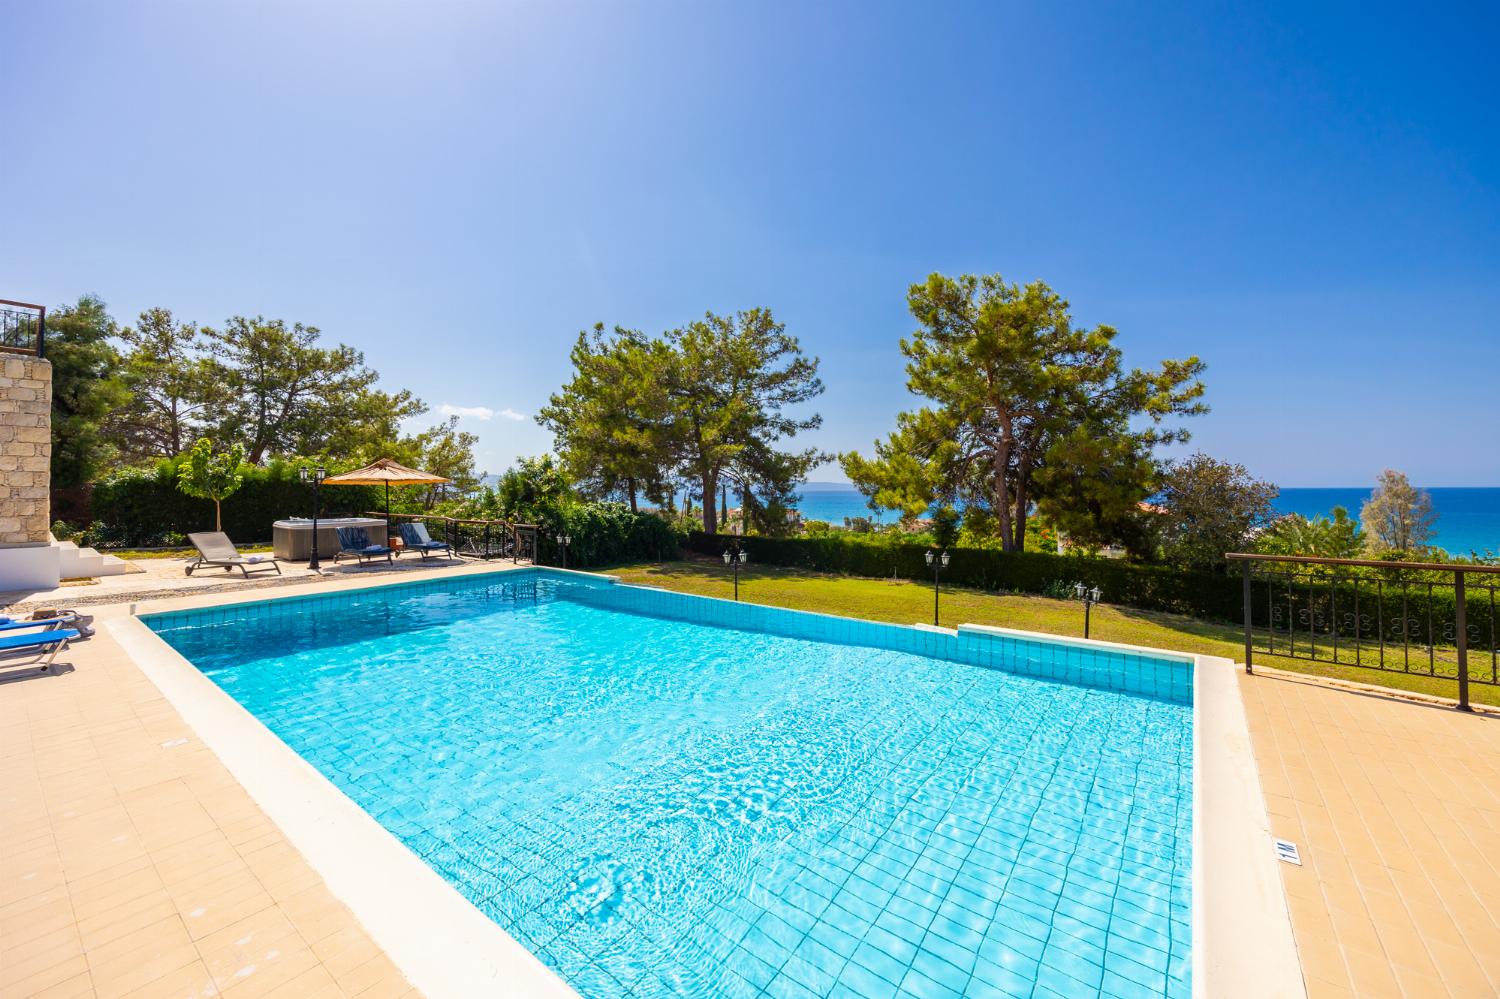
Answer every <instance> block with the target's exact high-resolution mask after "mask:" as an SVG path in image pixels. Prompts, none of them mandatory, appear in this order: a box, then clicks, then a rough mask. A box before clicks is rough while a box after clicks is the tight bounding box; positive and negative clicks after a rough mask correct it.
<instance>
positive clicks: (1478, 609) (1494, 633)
mask: <svg viewBox="0 0 1500 999" xmlns="http://www.w3.org/2000/svg"><path fill="white" fill-rule="evenodd" d="M1225 557H1226V558H1228V559H1230V560H1231V561H1235V562H1238V563H1239V564H1240V572H1241V576H1242V579H1243V587H1244V589H1243V603H1244V632H1245V671H1246V672H1247V673H1249V672H1254V661H1255V655H1256V654H1257V653H1260V654H1262V655H1272V656H1283V657H1286V658H1289V659H1305V660H1309V661H1312V662H1321V663H1330V664H1333V665H1337V666H1353V667H1358V668H1360V669H1369V670H1375V671H1383V672H1387V673H1403V674H1406V675H1409V676H1425V677H1432V678H1434V679H1438V680H1450V681H1453V682H1454V683H1455V684H1456V685H1457V695H1458V706H1459V707H1460V708H1462V709H1463V710H1469V685H1470V684H1473V683H1478V684H1486V685H1489V686H1500V617H1497V606H1500V566H1496V565H1453V564H1451V563H1441V562H1394V561H1390V562H1387V561H1367V560H1363V559H1334V558H1310V557H1304V556H1292V555H1285V556H1281V555H1249V554H1240V553H1234V554H1230V555H1226V556H1225Z"/></svg>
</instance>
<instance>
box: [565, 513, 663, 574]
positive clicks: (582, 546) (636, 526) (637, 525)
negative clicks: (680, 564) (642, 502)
mask: <svg viewBox="0 0 1500 999" xmlns="http://www.w3.org/2000/svg"><path fill="white" fill-rule="evenodd" d="M539 526H540V538H539V539H538V547H539V548H540V549H541V552H540V554H541V560H542V561H543V562H547V563H551V564H556V563H557V562H558V560H559V558H560V556H561V552H560V551H559V546H558V544H557V540H556V539H557V535H558V533H559V532H560V533H563V534H566V535H568V536H569V539H570V541H569V544H568V565H569V567H571V568H577V569H587V568H593V567H595V566H601V565H617V564H619V563H621V562H660V561H662V560H663V559H666V558H670V557H672V556H674V555H676V554H677V552H678V550H679V549H681V547H682V543H683V538H684V535H683V532H682V531H681V530H679V529H678V528H677V527H676V526H675V525H673V524H672V523H671V522H669V521H668V520H667V519H666V518H664V517H659V516H657V515H656V514H654V513H631V512H630V507H628V506H626V505H625V504H624V503H582V504H578V505H576V506H568V507H565V508H563V509H562V510H561V511H559V512H558V514H556V516H555V518H554V519H553V520H552V521H551V522H549V523H546V524H542V525H539Z"/></svg>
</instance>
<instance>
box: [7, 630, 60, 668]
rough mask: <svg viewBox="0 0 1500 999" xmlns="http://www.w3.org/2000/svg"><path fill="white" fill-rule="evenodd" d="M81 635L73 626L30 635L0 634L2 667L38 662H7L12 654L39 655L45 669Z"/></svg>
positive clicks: (38, 660)
mask: <svg viewBox="0 0 1500 999" xmlns="http://www.w3.org/2000/svg"><path fill="white" fill-rule="evenodd" d="M77 637H79V636H78V632H76V631H74V630H72V629H71V628H54V629H52V630H49V631H39V632H36V633H34V634H30V635H16V634H0V669H9V668H11V667H13V666H23V665H24V666H31V665H35V664H36V663H12V662H6V661H5V660H6V659H9V658H10V657H11V656H26V655H29V656H32V657H39V658H37V662H40V664H41V668H42V669H43V670H45V669H47V668H48V667H50V666H51V665H52V660H54V659H56V658H57V654H58V653H59V652H61V651H62V650H63V649H65V648H67V647H68V643H69V642H71V641H72V640H73V639H75V638H77Z"/></svg>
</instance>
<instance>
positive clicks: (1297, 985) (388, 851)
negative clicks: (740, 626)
mask: <svg viewBox="0 0 1500 999" xmlns="http://www.w3.org/2000/svg"><path fill="white" fill-rule="evenodd" d="M475 568H477V567H475ZM526 568H529V567H525V566H517V567H509V566H507V567H503V568H500V567H493V566H486V567H485V569H484V570H483V571H484V573H485V574H489V573H503V572H510V571H516V570H518V569H519V570H524V569H526ZM547 571H549V572H568V573H569V574H577V575H579V576H587V577H589V578H593V579H605V580H608V581H610V582H612V583H616V584H618V585H628V584H619V583H618V577H614V576H609V575H606V574H595V573H586V572H581V571H578V570H559V569H555V568H549V569H548V570H547ZM471 574H475V573H471V572H458V573H452V574H451V576H459V575H463V576H467V575H471ZM412 582H414V581H413V580H410V579H407V580H396V579H382V580H360V581H359V582H358V583H356V584H354V585H352V586H349V587H344V586H337V587H331V586H327V585H322V586H311V587H303V586H295V587H287V588H285V589H281V590H278V591H277V592H275V593H274V594H270V593H265V592H264V591H262V592H259V593H254V594H234V595H229V594H224V595H220V596H219V597H218V598H217V599H215V598H214V597H213V596H211V595H210V596H205V597H199V598H195V599H180V598H179V599H171V600H165V601H153V602H152V606H151V607H150V608H149V612H157V611H166V610H179V609H189V608H192V609H197V608H202V607H220V606H228V605H232V604H239V603H255V602H261V601H265V600H277V599H287V598H293V597H298V596H308V595H318V594H332V593H334V592H337V591H339V590H344V589H353V588H358V589H365V588H367V587H371V586H400V585H402V584H403V583H406V584H410V583H412ZM695 596H697V595H695ZM701 599H706V600H716V599H718V598H713V597H701ZM725 602H728V601H725ZM132 612H133V613H132V616H130V617H126V618H120V619H117V620H113V621H109V622H108V623H107V627H109V629H110V631H111V632H112V633H113V634H114V636H115V637H116V639H117V640H118V641H119V642H120V644H121V646H122V647H123V648H124V649H125V651H126V653H127V654H128V655H130V657H131V658H132V659H133V660H134V661H135V662H136V664H137V665H138V666H140V668H141V670H142V672H144V673H145V674H146V675H147V677H149V678H150V679H151V680H152V682H153V683H155V684H156V686H157V687H158V688H159V689H160V690H161V691H162V694H163V695H164V696H165V697H166V698H167V700H168V701H169V702H170V703H171V704H172V705H173V707H174V708H176V709H177V711H178V712H179V714H181V715H182V717H183V719H184V720H185V721H187V722H188V724H189V725H190V726H192V728H193V729H194V730H195V731H196V732H197V733H198V734H199V737H200V738H202V739H203V742H204V744H205V745H207V746H208V747H209V748H210V749H212V750H213V751H214V752H215V753H216V754H217V755H218V756H219V758H220V759H221V760H223V761H224V763H225V765H226V766H227V767H228V768H229V770H230V772H231V773H233V774H234V776H235V778H236V779H237V780H239V781H240V783H241V784H242V785H243V786H244V787H245V789H246V790H247V791H248V792H249V793H250V795H251V797H252V798H253V799H254V800H255V801H256V803H257V804H259V805H260V806H261V807H262V808H263V809H264V810H265V811H266V813H267V814H268V815H269V816H270V818H271V819H272V821H274V822H275V823H276V824H277V825H278V826H279V827H280V828H281V829H282V831H283V832H284V833H285V834H286V835H287V838H288V839H289V840H290V841H291V842H292V844H293V845H294V846H296V847H297V849H298V850H300V851H301V852H302V853H303V855H304V856H305V857H306V858H307V860H308V862H309V863H310V864H311V865H312V866H313V868H314V869H315V870H317V871H318V873H319V874H320V875H321V876H322V877H323V879H324V881H325V882H327V884H328V887H329V888H330V890H332V891H333V893H334V894H335V895H336V896H338V898H339V899H340V900H341V901H343V902H344V904H346V905H348V906H349V908H350V910H351V911H352V912H353V913H354V915H355V917H356V918H357V919H358V920H359V921H360V923H361V924H362V925H363V926H364V927H365V929H366V930H367V931H368V932H369V933H370V935H371V937H372V938H373V939H374V940H375V942H376V943H378V944H379V945H380V946H381V947H382V948H383V949H384V950H385V952H386V954H387V955H389V956H390V958H391V959H392V961H394V962H395V963H396V965H397V967H399V968H400V969H401V971H402V972H403V974H405V975H406V976H407V979H408V980H409V981H410V982H411V984H412V985H414V986H415V987H417V988H418V989H419V990H420V991H422V992H423V993H424V994H425V995H427V996H428V997H429V999H443V997H447V996H453V997H468V996H473V995H497V996H567V997H576V996H577V993H576V992H574V990H573V989H572V988H571V987H570V986H569V985H568V984H567V983H566V982H564V981H563V980H562V979H561V978H560V977H558V975H557V974H556V973H555V972H553V971H552V970H551V969H550V968H548V967H547V966H546V965H545V964H543V963H542V961H541V960H540V959H539V958H537V957H536V956H535V955H533V954H532V953H531V952H530V951H528V950H527V949H526V948H525V947H524V946H522V945H521V944H520V943H519V942H518V941H516V940H515V939H514V938H513V937H511V936H510V935H509V934H508V933H506V932H505V931H504V930H503V929H501V928H500V926H499V925H498V924H496V923H495V922H494V921H493V920H491V919H489V917H487V916H485V915H484V914H483V913H482V912H480V911H479V910H478V909H477V908H476V907H475V906H474V905H473V904H472V903H471V902H469V901H468V899H466V898H464V896H463V895H462V894H461V893H460V892H459V891H458V890H457V889H456V888H454V887H453V886H452V885H450V884H449V883H448V882H447V881H446V880H444V879H443V878H442V876H441V875H439V874H438V873H437V872H435V871H433V870H432V869H431V868H430V867H428V866H427V864H426V863H425V862H424V861H423V860H421V858H419V857H417V856H416V855H415V854H414V853H412V852H411V851H410V850H409V849H407V848H406V846H405V845H404V844H402V843H401V842H400V841H399V840H398V839H397V838H396V837H395V836H394V835H392V834H391V833H390V832H389V831H388V830H386V829H385V827H384V826H382V825H380V823H379V822H377V821H376V820H375V819H374V818H373V817H371V816H370V815H369V814H368V813H366V812H365V811H364V810H363V809H361V808H360V807H359V806H358V805H356V804H355V803H354V802H353V801H352V800H350V799H349V798H348V797H347V796H346V795H345V794H344V793H343V792H342V791H340V790H339V789H338V788H337V787H336V786H335V785H334V784H333V783H332V782H331V781H329V780H328V779H327V778H326V777H324V776H323V774H322V773H320V772H319V771H318V770H317V768H315V767H314V766H313V765H312V764H310V763H308V762H307V761H306V760H304V759H303V758H302V757H301V756H299V755H298V754H297V753H296V751H295V750H293V749H292V748H291V747H290V746H288V745H286V744H285V743H284V742H282V741H281V740H280V739H279V738H277V736H276V735H275V734H274V733H272V732H271V731H270V730H269V729H267V728H266V727H265V726H264V725H263V724H262V723H261V722H260V721H259V720H258V719H257V718H255V717H254V715H252V714H251V713H250V712H249V711H248V710H246V709H245V708H244V707H243V706H241V705H240V704H239V702H237V701H235V700H234V698H233V697H231V696H230V695H229V694H228V693H226V692H225V691H223V690H222V689H220V688H219V687H218V686H217V685H216V684H215V683H214V682H213V681H212V680H210V679H209V678H208V677H207V676H205V675H204V674H203V673H202V672H201V671H200V670H199V669H198V668H197V667H196V666H194V665H193V664H192V663H191V662H189V661H188V660H187V659H185V658H184V657H183V656H181V655H180V654H179V653H178V652H176V650H174V649H172V648H171V646H169V645H168V644H167V643H166V642H165V640H163V639H162V638H161V637H160V636H159V635H157V634H156V633H155V632H154V631H152V630H151V629H150V628H149V627H147V626H146V625H145V623H144V622H142V621H140V620H139V619H138V618H136V617H135V616H134V613H137V612H140V613H144V612H148V611H147V609H146V608H141V609H139V610H137V608H135V607H134V606H132ZM798 613H801V612H798ZM817 616H820V617H837V616H838V615H817ZM850 620H863V619H857V618H851V619H850ZM875 623H881V622H875ZM909 627H914V628H918V629H921V630H932V631H942V632H946V633H949V634H958V633H960V632H969V633H975V634H981V635H994V636H996V637H1011V638H1020V639H1026V640H1031V641H1041V642H1047V643H1050V644H1062V645H1070V646H1075V647H1082V648H1092V649H1101V650H1107V651H1114V652H1121V651H1123V652H1130V653H1134V654H1139V655H1143V656H1150V657H1153V658H1160V659H1169V660H1172V661H1177V662H1185V663H1190V664H1191V667H1192V669H1193V870H1192V886H1193V903H1192V934H1193V957H1192V965H1193V995H1194V996H1195V997H1198V999H1202V997H1214V999H1218V997H1221V996H1222V997H1239V996H1245V997H1256V999H1259V997H1277V999H1280V997H1288V999H1301V997H1305V996H1306V994H1307V993H1306V987H1305V985H1304V982H1303V978H1302V971H1301V964H1300V961H1299V959H1298V957H1297V950H1296V943H1295V941H1294V939H1293V936H1292V927H1291V915H1290V912H1289V910H1288V908H1287V903H1286V896H1285V892H1284V890H1283V887H1282V882H1281V874H1280V871H1279V869H1278V868H1277V864H1278V861H1277V860H1276V859H1275V855H1274V852H1273V847H1272V837H1271V830H1270V820H1269V817H1268V815H1267V812H1266V807H1265V798H1264V795H1263V794H1262V793H1261V785H1260V774H1259V770H1258V768H1257V766H1256V763H1255V756H1254V750H1253V747H1252V745H1251V742H1250V731H1249V723H1248V720H1247V718H1246V715H1245V708H1244V703H1243V699H1242V697H1241V693H1240V688H1239V681H1238V678H1237V675H1236V666H1235V664H1234V663H1233V662H1232V661H1230V660H1228V659H1223V658H1219V657H1215V656H1200V655H1194V654H1191V653H1182V652H1174V651H1171V650H1166V649H1153V648H1149V647H1145V646H1135V645H1122V644H1119V643H1114V642H1102V641H1096V640H1091V639H1081V638H1070V637H1065V636H1058V635H1048V634H1044V633H1041V632H1030V631H1021V630H1017V629H1009V628H999V627H994V626H990V625H973V624H963V625H959V626H958V628H956V629H948V628H936V627H934V626H931V625H913V626H909ZM371 871H380V872H381V874H382V878H380V879H373V878H371V877H370V872H371Z"/></svg>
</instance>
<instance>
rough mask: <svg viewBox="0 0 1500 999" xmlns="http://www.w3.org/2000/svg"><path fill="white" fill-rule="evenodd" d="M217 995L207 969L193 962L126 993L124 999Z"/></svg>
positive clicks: (189, 998) (187, 998)
mask: <svg viewBox="0 0 1500 999" xmlns="http://www.w3.org/2000/svg"><path fill="white" fill-rule="evenodd" d="M219 994H220V992H219V988H218V986H217V985H215V984H214V978H213V976H212V975H210V974H209V973H208V967H207V966H206V965H205V964H204V963H203V962H202V961H194V962H192V963H191V964H185V965H183V966H182V967H180V968H178V969H177V970H176V971H173V972H170V973H169V974H166V975H164V976H162V977H161V978H158V979H156V980H155V981H154V982H148V983H146V984H145V985H142V986H141V987H140V988H138V989H136V990H135V991H134V992H128V993H126V999H209V997H211V996H216V995H219Z"/></svg>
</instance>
